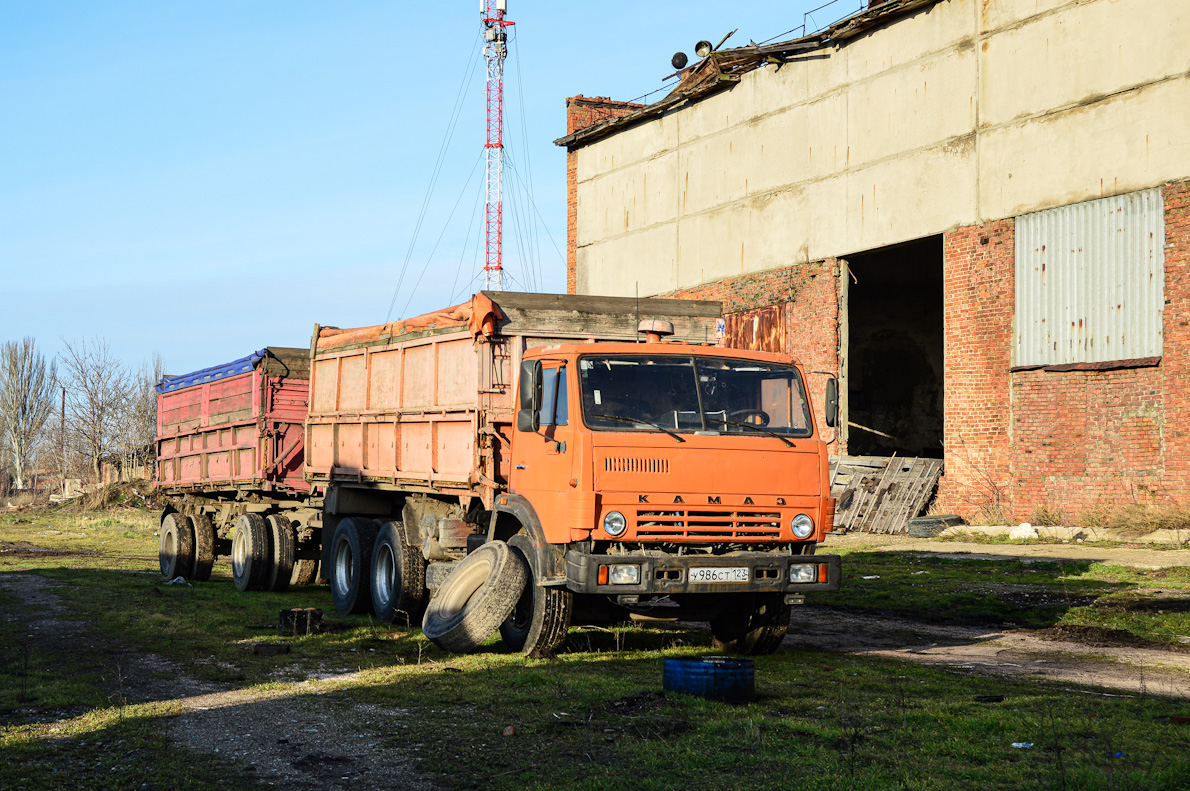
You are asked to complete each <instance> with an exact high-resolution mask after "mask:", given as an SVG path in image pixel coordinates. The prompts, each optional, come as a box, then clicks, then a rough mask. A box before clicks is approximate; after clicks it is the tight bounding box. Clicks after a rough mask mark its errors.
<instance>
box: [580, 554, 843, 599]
mask: <svg viewBox="0 0 1190 791" xmlns="http://www.w3.org/2000/svg"><path fill="white" fill-rule="evenodd" d="M610 564H616V565H639V566H640V582H639V583H638V584H635V585H611V584H604V585H601V584H599V567H600V566H607V565H610ZM790 566H815V567H816V568H817V569H818V575H817V576H818V581H816V582H791V581H790V573H789V567H790ZM703 568H722V569H728V568H746V569H748V575H747V577H748V579H747V581H746V582H691V581H690V569H703ZM823 571H825V572H826V575H825V579H823V574H822V573H821V572H823ZM841 579H842V564H841V562H840V559H839V556H838V555H780V554H775V553H770V552H741V553H737V554H732V555H659V554H644V553H641V554H632V555H591V554H587V553H583V552H575V551H571V552H568V553H566V587H567V588H568V589H569V590H571V591H574V592H575V593H600V594H608V595H616V594H662V595H669V594H675V593H814V592H818V591H835V590H838V589H839V582H840V580H841Z"/></svg>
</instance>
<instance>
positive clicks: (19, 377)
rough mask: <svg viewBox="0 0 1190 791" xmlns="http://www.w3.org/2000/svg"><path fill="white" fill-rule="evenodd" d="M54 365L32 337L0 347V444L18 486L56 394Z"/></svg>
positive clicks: (21, 483)
mask: <svg viewBox="0 0 1190 791" xmlns="http://www.w3.org/2000/svg"><path fill="white" fill-rule="evenodd" d="M57 378H58V375H57V368H56V366H55V364H54V363H53V362H52V361H51V362H50V363H49V364H48V365H47V364H46V359H45V356H44V355H43V354H41V353H40V352H38V351H37V342H36V341H34V340H33V339H32V338H28V337H26V338H22V339H21V340H20V341H6V342H5V343H4V344H3V345H2V346H0V415H2V416H3V417H2V423H3V427H2V431H0V440H2V441H0V444H2V445H3V448H4V454H5V458H6V460H7V462H8V465H9V466H10V468H11V470H12V476H13V478H14V479H15V481H16V487H17V488H18V489H23V488H25V473H26V471H27V470H28V469H29V462H30V459H31V456H32V454H33V450H34V448H35V446H36V444H37V440H38V438H39V435H40V434H41V430H42V428H43V427H44V426H45V422H46V418H48V417H49V416H50V412H52V411H53V399H54V396H55V395H56V394H57Z"/></svg>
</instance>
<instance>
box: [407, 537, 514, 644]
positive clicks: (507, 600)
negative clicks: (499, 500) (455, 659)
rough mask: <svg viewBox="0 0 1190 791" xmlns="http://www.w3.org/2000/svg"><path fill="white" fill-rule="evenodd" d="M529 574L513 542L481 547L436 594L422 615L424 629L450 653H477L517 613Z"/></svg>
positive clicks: (495, 543) (462, 563) (434, 642)
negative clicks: (512, 545)
mask: <svg viewBox="0 0 1190 791" xmlns="http://www.w3.org/2000/svg"><path fill="white" fill-rule="evenodd" d="M528 574H529V572H528V569H526V568H525V563H524V561H522V560H521V558H520V556H519V555H518V554H517V553H515V552H513V551H512V550H511V549H510V548H509V546H508V544H506V543H504V542H503V541H489V542H487V543H486V544H482V545H480V546H479V547H478V548H476V549H475V551H474V552H472V553H471V554H470V555H468V556H467V557H466V558H464V559H463V560H462V561H460V562H459V565H457V566H455V568H454V570H453V571H451V573H450V576H449V577H447V578H446V580H445V581H444V582H443V583H442V585H441V587H439V588H438V590H436V591H435V592H434V596H433V597H432V598H431V599H430V603H429V604H428V605H427V606H426V614H425V617H424V618H423V619H422V625H421V629H422V632H423V633H425V636H426V637H427V638H429V640H430V642H432V643H433V644H434V645H436V646H438V647H439V648H441V649H443V650H444V651H450V652H451V653H454V654H466V653H469V652H471V651H474V650H475V649H476V648H479V646H480V645H482V644H483V641H484V640H487V639H488V638H489V637H491V636H492V635H493V634H494V633H495V632H496V630H497V629H499V628H500V624H502V623H504V621H505V620H506V619H507V618H508V616H510V615H512V611H513V609H515V608H516V604H517V601H518V600H519V599H520V598H521V592H522V591H523V590H524V589H525V582H526V581H527V580H528Z"/></svg>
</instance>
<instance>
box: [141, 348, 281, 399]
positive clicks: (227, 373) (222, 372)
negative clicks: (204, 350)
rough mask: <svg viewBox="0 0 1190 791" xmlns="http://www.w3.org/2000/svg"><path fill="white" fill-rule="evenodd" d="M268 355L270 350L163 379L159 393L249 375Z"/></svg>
mask: <svg viewBox="0 0 1190 791" xmlns="http://www.w3.org/2000/svg"><path fill="white" fill-rule="evenodd" d="M267 354H268V349H261V350H260V351H257V352H252V354H249V355H248V356H247V357H241V358H240V359H238V360H232V361H231V362H229V363H223V364H222V365H213V366H211V367H210V368H203V369H202V370H200V371H194V372H193V373H188V374H182V375H181V376H165V377H162V379H161V381H160V382H158V383H157V392H158V393H172V392H173V391H174V390H181V389H182V388H184V387H190V386H192V385H200V384H203V383H205V382H213V381H215V380H216V379H227V378H228V377H231V376H237V375H239V374H244V373H248V372H249V371H251V370H252V369H254V368H255V367H256V364H257V363H258V362H260V361H261V360H263V359H264V358H265V356H266V355H267Z"/></svg>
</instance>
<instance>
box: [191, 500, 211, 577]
mask: <svg viewBox="0 0 1190 791" xmlns="http://www.w3.org/2000/svg"><path fill="white" fill-rule="evenodd" d="M190 524H191V525H193V526H194V581H195V582H206V581H207V580H209V579H210V578H211V567H212V566H214V565H215V526H214V525H213V524H211V518H210V517H209V516H207V515H206V514H199V515H198V516H192V517H190Z"/></svg>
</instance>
